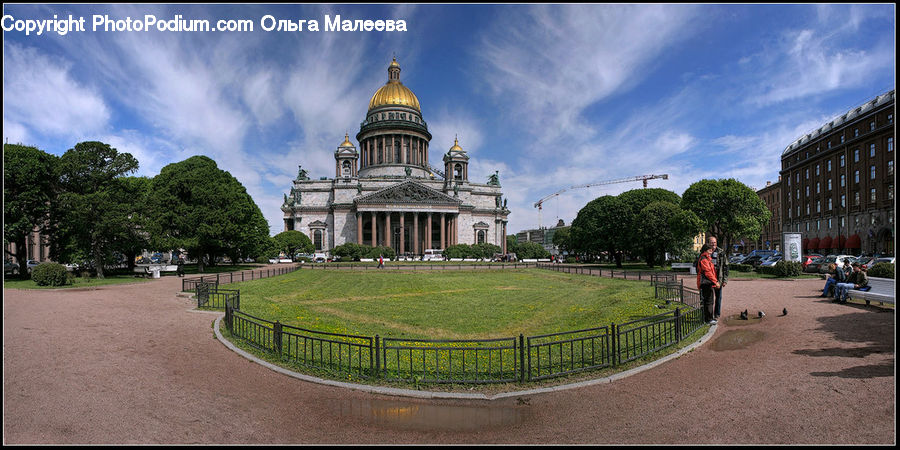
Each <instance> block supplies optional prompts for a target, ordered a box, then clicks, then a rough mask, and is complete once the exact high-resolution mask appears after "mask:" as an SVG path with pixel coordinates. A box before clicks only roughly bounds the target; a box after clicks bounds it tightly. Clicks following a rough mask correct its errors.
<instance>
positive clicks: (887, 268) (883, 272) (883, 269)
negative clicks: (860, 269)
mask: <svg viewBox="0 0 900 450" xmlns="http://www.w3.org/2000/svg"><path fill="white" fill-rule="evenodd" d="M894 270H896V269H895V268H894V265H893V264H891V263H886V262H883V263H878V264H875V265H874V266H872V268H871V269H869V273H868V275H869V276H870V277H876V278H890V279H894Z"/></svg>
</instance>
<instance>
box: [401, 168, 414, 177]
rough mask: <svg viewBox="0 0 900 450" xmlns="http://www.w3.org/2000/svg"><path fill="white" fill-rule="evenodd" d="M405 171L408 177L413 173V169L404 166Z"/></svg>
mask: <svg viewBox="0 0 900 450" xmlns="http://www.w3.org/2000/svg"><path fill="white" fill-rule="evenodd" d="M403 171H404V172H406V178H409V176H410V175H412V169H410V168H409V167H404V168H403Z"/></svg>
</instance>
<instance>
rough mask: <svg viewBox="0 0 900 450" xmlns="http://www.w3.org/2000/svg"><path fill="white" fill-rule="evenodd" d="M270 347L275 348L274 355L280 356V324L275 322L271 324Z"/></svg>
mask: <svg viewBox="0 0 900 450" xmlns="http://www.w3.org/2000/svg"><path fill="white" fill-rule="evenodd" d="M272 345H273V346H274V347H275V353H278V354H279V355H281V322H279V321H277V320H276V321H275V323H274V324H272Z"/></svg>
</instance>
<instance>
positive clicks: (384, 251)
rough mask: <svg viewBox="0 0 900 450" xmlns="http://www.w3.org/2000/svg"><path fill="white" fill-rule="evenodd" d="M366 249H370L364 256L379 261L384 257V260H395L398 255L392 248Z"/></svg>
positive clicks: (381, 246)
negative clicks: (380, 257) (379, 258)
mask: <svg viewBox="0 0 900 450" xmlns="http://www.w3.org/2000/svg"><path fill="white" fill-rule="evenodd" d="M366 247H367V248H368V253H367V254H366V256H364V257H365V258H372V259H378V257H379V256H384V259H394V256H395V255H396V253H395V252H394V249H393V248H391V247H385V246H383V245H380V246H378V247H368V246H366ZM332 253H333V251H332ZM341 258H343V256H341Z"/></svg>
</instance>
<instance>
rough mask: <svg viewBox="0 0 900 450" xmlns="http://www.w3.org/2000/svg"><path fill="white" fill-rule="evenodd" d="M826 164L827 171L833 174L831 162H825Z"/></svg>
mask: <svg viewBox="0 0 900 450" xmlns="http://www.w3.org/2000/svg"><path fill="white" fill-rule="evenodd" d="M825 164H826V166H825V167H826V169H825V170H827V171H829V172H831V160H830V159H829V160H828V161H826V162H825Z"/></svg>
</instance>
